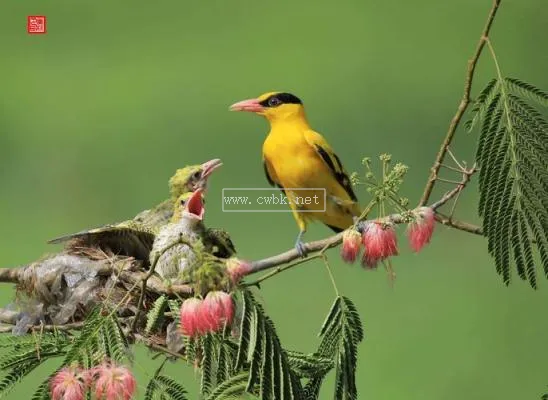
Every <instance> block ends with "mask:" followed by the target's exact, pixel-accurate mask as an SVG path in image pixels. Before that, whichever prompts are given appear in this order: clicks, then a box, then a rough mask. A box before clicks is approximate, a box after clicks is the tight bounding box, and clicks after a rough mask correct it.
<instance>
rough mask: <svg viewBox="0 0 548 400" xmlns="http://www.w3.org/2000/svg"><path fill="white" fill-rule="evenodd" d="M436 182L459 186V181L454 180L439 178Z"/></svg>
mask: <svg viewBox="0 0 548 400" xmlns="http://www.w3.org/2000/svg"><path fill="white" fill-rule="evenodd" d="M436 181H438V182H444V183H449V184H451V185H458V184H459V182H458V181H454V180H452V179H445V178H439V177H438V178H436Z"/></svg>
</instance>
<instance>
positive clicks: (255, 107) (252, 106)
mask: <svg viewBox="0 0 548 400" xmlns="http://www.w3.org/2000/svg"><path fill="white" fill-rule="evenodd" d="M264 109H265V108H264V107H263V106H262V105H261V104H260V103H259V100H258V99H248V100H243V101H239V102H237V103H234V104H232V105H231V106H230V108H229V110H230V111H249V112H254V113H261V112H263V111H264Z"/></svg>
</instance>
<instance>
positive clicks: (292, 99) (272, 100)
mask: <svg viewBox="0 0 548 400" xmlns="http://www.w3.org/2000/svg"><path fill="white" fill-rule="evenodd" d="M260 104H261V106H263V107H277V106H279V105H281V104H303V102H302V101H301V99H299V98H298V97H297V96H295V95H293V94H291V93H276V94H273V95H272V96H270V97H268V98H266V99H264V100H263V101H261V102H260Z"/></svg>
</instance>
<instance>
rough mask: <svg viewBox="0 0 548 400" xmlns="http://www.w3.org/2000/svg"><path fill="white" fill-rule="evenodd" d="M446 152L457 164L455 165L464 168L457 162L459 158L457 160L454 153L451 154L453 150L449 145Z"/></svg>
mask: <svg viewBox="0 0 548 400" xmlns="http://www.w3.org/2000/svg"><path fill="white" fill-rule="evenodd" d="M447 154H449V156H450V157H451V158H452V159H453V162H454V163H455V164H457V166H458V167H459V168H460V169H461V170H463V169H464V166H463V165H462V164H461V163H460V162H459V160H457V157H455V155H454V154H453V152H452V151H451V149H450V148H449V146H448V147H447Z"/></svg>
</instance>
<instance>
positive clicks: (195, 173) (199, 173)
mask: <svg viewBox="0 0 548 400" xmlns="http://www.w3.org/2000/svg"><path fill="white" fill-rule="evenodd" d="M201 176H202V173H201V172H200V171H196V172H194V173H193V174H192V179H199V178H200V177H201Z"/></svg>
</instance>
